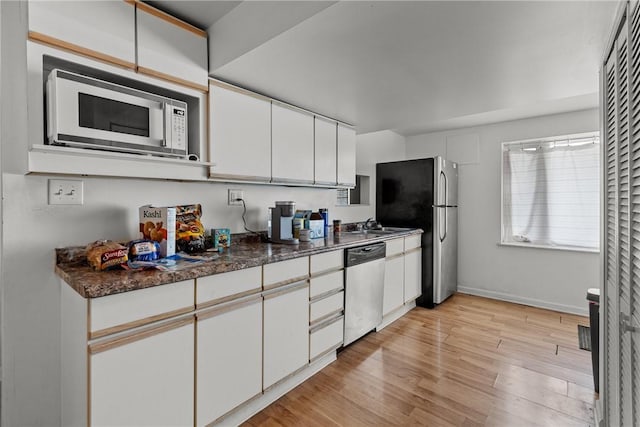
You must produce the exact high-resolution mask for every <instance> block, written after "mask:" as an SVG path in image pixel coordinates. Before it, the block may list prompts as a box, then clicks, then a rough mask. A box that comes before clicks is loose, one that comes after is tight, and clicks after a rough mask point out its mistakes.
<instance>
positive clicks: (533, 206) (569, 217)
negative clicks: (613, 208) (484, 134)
mask: <svg viewBox="0 0 640 427" xmlns="http://www.w3.org/2000/svg"><path fill="white" fill-rule="evenodd" d="M599 142H600V141H599V136H598V134H597V133H591V134H581V135H570V136H562V137H554V138H545V139H540V140H528V141H518V142H507V143H504V144H503V145H502V243H506V244H516V243H517V244H523V245H532V246H544V247H553V248H567V249H578V250H598V249H599V247H600V228H599V227H600V144H599Z"/></svg>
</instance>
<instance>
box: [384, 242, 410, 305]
mask: <svg viewBox="0 0 640 427" xmlns="http://www.w3.org/2000/svg"><path fill="white" fill-rule="evenodd" d="M404 268H405V266H404V256H403V255H402V253H401V254H399V255H395V256H393V257H390V258H387V259H386V261H385V266H384V297H383V299H382V315H383V316H384V315H386V314H388V313H390V312H392V311H393V310H395V309H396V308H398V307H401V306H402V304H404V302H405V300H404V282H405V277H404Z"/></svg>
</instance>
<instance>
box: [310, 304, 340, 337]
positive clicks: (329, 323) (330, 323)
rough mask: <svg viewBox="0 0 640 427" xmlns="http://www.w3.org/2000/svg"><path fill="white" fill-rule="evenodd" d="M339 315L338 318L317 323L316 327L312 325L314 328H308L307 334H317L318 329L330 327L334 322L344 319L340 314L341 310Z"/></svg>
mask: <svg viewBox="0 0 640 427" xmlns="http://www.w3.org/2000/svg"><path fill="white" fill-rule="evenodd" d="M339 313H340V315H339V316H335V317H331V318H330V319H327V320H325V321H323V322H322V323H319V324H317V325H314V326H312V327H310V328H309V333H310V334H313V333H314V332H317V331H319V330H320V329H324V328H326V327H327V326H329V325H332V324H334V323H335V322H339V321H340V320H342V319H344V314H342V310H340V312H339Z"/></svg>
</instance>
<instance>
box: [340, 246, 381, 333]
mask: <svg viewBox="0 0 640 427" xmlns="http://www.w3.org/2000/svg"><path fill="white" fill-rule="evenodd" d="M385 248H386V244H385V243H384V242H380V243H374V244H371V245H367V246H359V247H357V248H350V249H347V250H346V251H345V266H346V268H345V273H344V274H345V286H344V345H347V344H350V343H352V342H353V341H355V340H357V339H358V338H360V337H361V336H363V335H365V334H366V333H367V332H369V331H371V330H372V329H374V328H375V327H376V326H378V325H379V324H380V322H382V292H383V290H384V257H385Z"/></svg>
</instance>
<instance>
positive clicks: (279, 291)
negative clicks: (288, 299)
mask: <svg viewBox="0 0 640 427" xmlns="http://www.w3.org/2000/svg"><path fill="white" fill-rule="evenodd" d="M308 287H309V281H308V280H307V279H304V280H303V281H301V282H294V283H291V284H289V285H286V286H282V287H279V288H276V289H272V290H270V291H268V292H263V293H262V296H263V297H264V299H265V300H268V299H271V298H275V297H278V296H280V295H284V294H288V293H290V292H294V291H297V290H300V289H303V288H308Z"/></svg>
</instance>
